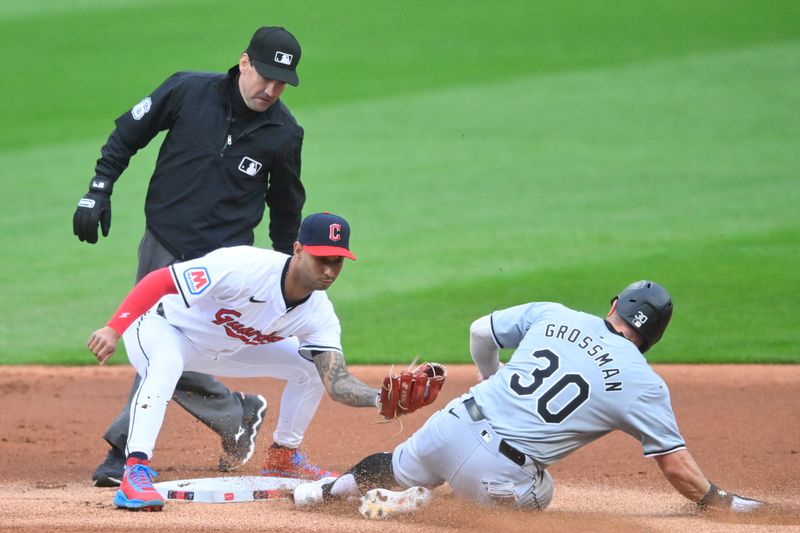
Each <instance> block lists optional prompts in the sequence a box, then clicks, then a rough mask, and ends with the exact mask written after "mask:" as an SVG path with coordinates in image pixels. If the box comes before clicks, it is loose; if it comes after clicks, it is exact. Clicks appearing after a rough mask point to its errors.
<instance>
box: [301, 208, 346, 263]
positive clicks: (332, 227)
mask: <svg viewBox="0 0 800 533" xmlns="http://www.w3.org/2000/svg"><path fill="white" fill-rule="evenodd" d="M297 240H298V241H299V242H300V244H302V245H303V250H305V251H306V252H308V253H309V254H311V255H316V256H322V257H324V256H336V257H347V258H348V259H352V260H353V261H355V260H356V256H355V255H353V252H351V251H350V224H348V223H347V221H346V220H345V219H343V218H342V217H340V216H338V215H334V214H331V213H328V212H325V213H314V214H313V215H308V216H307V217H306V218H305V219H304V220H303V223H302V224H300V232H299V233H298V235H297Z"/></svg>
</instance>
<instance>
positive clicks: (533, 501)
mask: <svg viewBox="0 0 800 533" xmlns="http://www.w3.org/2000/svg"><path fill="white" fill-rule="evenodd" d="M480 483H481V489H482V494H481V497H479V498H478V499H479V500H482V501H484V502H487V503H489V504H490V505H498V506H502V507H507V506H511V507H519V508H523V509H531V510H536V511H544V510H545V509H546V508H547V506H548V505H550V500H552V498H553V478H552V476H550V473H549V472H547V470H543V471H542V472H541V473H540V474H539V476H537V478H536V480H535V482H534V483H533V484H525V485H520V484H519V483H515V482H514V481H509V480H482V481H481V482H480Z"/></svg>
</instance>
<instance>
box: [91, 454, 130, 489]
mask: <svg viewBox="0 0 800 533" xmlns="http://www.w3.org/2000/svg"><path fill="white" fill-rule="evenodd" d="M124 474H125V454H124V453H123V452H122V451H121V450H120V449H119V448H117V447H116V446H112V447H111V449H110V450H108V455H106V459H105V461H103V462H102V463H100V464H99V465H98V466H97V468H96V469H95V471H94V474H92V481H94V486H95V487H118V486H119V485H120V483H122V476H123V475H124Z"/></svg>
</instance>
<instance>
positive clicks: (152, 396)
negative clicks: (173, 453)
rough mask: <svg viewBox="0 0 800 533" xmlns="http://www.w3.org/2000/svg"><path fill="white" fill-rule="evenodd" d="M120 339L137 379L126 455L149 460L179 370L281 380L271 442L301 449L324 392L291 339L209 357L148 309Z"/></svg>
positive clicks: (309, 363)
mask: <svg viewBox="0 0 800 533" xmlns="http://www.w3.org/2000/svg"><path fill="white" fill-rule="evenodd" d="M123 340H124V342H125V349H126V351H127V352H128V359H129V360H130V362H131V364H132V365H133V366H134V367H135V368H136V371H137V372H138V373H139V375H140V376H141V378H142V379H141V383H140V385H139V389H138V390H137V391H136V394H135V395H134V399H133V402H132V403H131V417H130V426H129V429H128V444H127V449H126V450H125V451H126V454H129V453H131V452H143V453H145V454H147V456H148V457H151V456H152V455H153V448H154V447H155V443H156V439H157V437H158V433H159V431H161V425H162V424H163V422H164V415H165V413H166V410H167V403H168V402H169V400H170V399H171V398H172V394H173V392H174V391H175V384H176V383H177V382H178V379H179V378H180V376H181V374H182V373H183V372H184V371H193V372H201V373H204V374H210V375H213V376H225V377H272V378H277V379H282V380H286V386H285V387H284V389H283V395H282V397H281V405H280V413H279V415H278V424H277V426H276V428H275V433H274V435H273V438H274V440H275V442H276V443H278V444H280V445H282V446H287V447H290V448H296V447H298V446H300V443H301V441H302V440H303V435H304V434H305V432H306V429H307V428H308V425H309V424H310V423H311V419H312V418H314V414H315V413H316V411H317V407H318V406H319V402H320V400H321V399H322V395H323V393H324V392H325V386H324V385H323V384H322V381H321V379H320V377H319V372H318V371H317V368H316V366H315V365H314V363H312V362H310V361H308V360H307V359H305V358H303V357H301V356H300V354H299V353H298V350H297V348H298V343H297V339H296V338H295V337H290V338H288V339H284V340H282V341H279V342H276V343H272V344H262V345H258V346H247V347H246V348H244V349H242V350H240V351H238V352H236V353H235V354H233V355H232V356H224V357H219V358H213V357H209V356H208V355H205V354H202V353H200V352H198V351H197V350H195V348H194V346H193V345H192V344H191V343H190V342H189V341H188V340H187V339H186V337H184V336H183V334H182V333H181V332H180V331H178V330H177V329H176V328H174V327H173V326H171V325H170V324H169V323H168V322H167V320H166V319H165V318H163V317H161V316H159V315H158V314H157V313H155V312H153V311H152V310H151V311H148V312H147V313H145V314H144V315H142V317H141V318H140V319H139V320H137V321H136V322H135V323H133V324H132V325H131V327H129V328H128V329H127V330H126V331H125V334H124V335H123Z"/></svg>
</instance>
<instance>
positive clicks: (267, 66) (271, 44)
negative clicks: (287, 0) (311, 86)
mask: <svg viewBox="0 0 800 533" xmlns="http://www.w3.org/2000/svg"><path fill="white" fill-rule="evenodd" d="M245 51H246V52H247V55H248V56H250V62H251V63H252V64H253V67H255V69H256V72H258V73H259V74H260V75H261V77H262V78H267V79H269V80H277V81H283V82H286V83H288V84H290V85H294V86H295V87H297V86H298V85H299V84H300V80H299V79H298V78H297V72H295V69H297V64H298V63H300V43H298V42H297V39H295V38H294V35H292V34H291V33H289V32H288V31H286V30H285V29H283V28H280V27H278V26H263V27H261V28H259V29H258V30H256V32H255V33H254V34H253V38H252V39H250V45H249V46H248V47H247V50H245Z"/></svg>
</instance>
